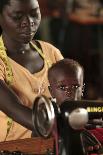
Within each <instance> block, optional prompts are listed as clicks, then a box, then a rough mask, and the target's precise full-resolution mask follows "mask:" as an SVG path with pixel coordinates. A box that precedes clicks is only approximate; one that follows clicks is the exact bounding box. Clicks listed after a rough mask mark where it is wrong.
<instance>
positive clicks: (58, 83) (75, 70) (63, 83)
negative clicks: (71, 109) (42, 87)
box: [48, 59, 84, 104]
mask: <svg viewBox="0 0 103 155" xmlns="http://www.w3.org/2000/svg"><path fill="white" fill-rule="evenodd" d="M83 78H84V71H83V68H82V66H81V65H80V64H79V63H78V62H77V61H74V60H72V59H63V60H60V61H58V62H57V63H55V64H53V66H52V67H51V68H50V69H49V71H48V80H49V83H50V92H51V95H52V97H54V98H56V100H57V103H58V104H60V103H61V102H63V101H64V100H66V99H69V100H80V99H81V96H82V91H83Z"/></svg>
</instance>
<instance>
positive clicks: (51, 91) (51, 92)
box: [48, 86, 54, 98]
mask: <svg viewBox="0 0 103 155" xmlns="http://www.w3.org/2000/svg"><path fill="white" fill-rule="evenodd" d="M48 89H49V92H50V94H51V96H52V97H53V98H54V94H53V90H52V88H51V86H48Z"/></svg>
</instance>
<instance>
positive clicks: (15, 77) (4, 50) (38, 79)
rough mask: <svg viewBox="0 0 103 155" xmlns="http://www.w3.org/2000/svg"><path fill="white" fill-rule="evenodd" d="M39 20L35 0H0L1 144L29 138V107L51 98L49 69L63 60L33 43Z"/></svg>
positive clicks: (54, 51)
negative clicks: (40, 100) (48, 78)
mask: <svg viewBox="0 0 103 155" xmlns="http://www.w3.org/2000/svg"><path fill="white" fill-rule="evenodd" d="M40 20H41V14H40V9H39V4H38V1H37V0H2V1H1V0H0V26H1V30H2V34H1V37H0V110H1V112H0V122H2V125H1V126H0V141H4V140H14V139H21V138H29V137H30V136H31V131H30V130H32V129H33V128H32V123H31V110H30V109H29V108H28V107H30V108H31V107H32V104H33V101H34V99H35V97H36V96H38V95H40V94H44V95H46V96H48V97H50V94H49V91H48V80H47V71H48V68H49V66H51V65H52V64H53V63H55V62H56V61H58V60H60V59H63V57H62V55H61V54H60V52H59V50H58V49H56V48H55V47H54V46H52V45H50V44H49V43H46V42H43V41H37V40H33V41H32V39H33V38H34V35H35V33H36V31H37V29H38V27H39V24H40ZM26 112H27V113H29V116H28V115H26ZM7 115H8V116H9V117H12V118H13V119H14V120H15V121H17V122H18V123H20V124H22V125H23V126H25V127H27V128H29V129H30V130H28V129H27V128H24V127H23V126H21V125H20V124H18V123H16V122H14V121H13V120H12V119H10V118H9V117H8V116H7Z"/></svg>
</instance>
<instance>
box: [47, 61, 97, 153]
mask: <svg viewBox="0 0 103 155" xmlns="http://www.w3.org/2000/svg"><path fill="white" fill-rule="evenodd" d="M83 79H84V70H83V67H82V66H81V65H80V64H79V63H78V62H77V61H75V60H72V59H68V58H65V59H63V60H60V61H58V62H57V63H55V64H53V65H52V66H51V68H50V69H49V70H48V80H49V83H50V86H49V89H50V93H51V95H52V97H53V98H55V99H56V102H57V104H58V105H61V103H62V102H63V101H64V100H66V99H68V100H80V99H81V98H82V96H83V90H84V88H83V87H84V85H83ZM85 133H86V137H87V138H86V141H87V142H88V143H89V141H88V140H89V139H90V144H91V140H94V143H95V142H97V143H98V141H95V140H96V139H95V137H94V136H93V135H91V134H90V133H89V132H88V131H87V130H84V132H83V135H84V136H85ZM91 133H92V132H91ZM97 143H96V144H97ZM87 145H88V151H90V152H91V151H95V147H96V146H98V147H99V145H98V144H97V145H96V146H95V145H94V146H92V145H90V146H89V144H87ZM97 149H98V148H97ZM90 154H91V153H90Z"/></svg>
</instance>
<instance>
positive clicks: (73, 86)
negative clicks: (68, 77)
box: [72, 85, 80, 90]
mask: <svg viewBox="0 0 103 155" xmlns="http://www.w3.org/2000/svg"><path fill="white" fill-rule="evenodd" d="M79 87H80V86H79V85H72V89H75V90H76V89H78V88H79Z"/></svg>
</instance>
